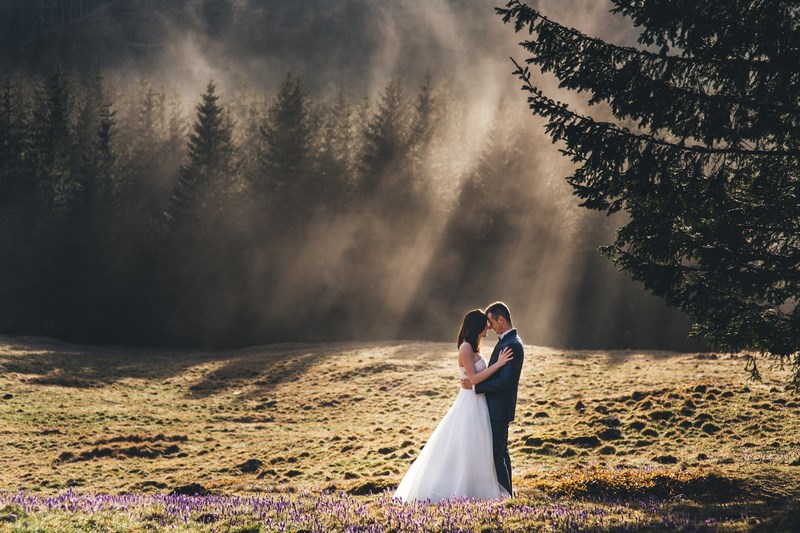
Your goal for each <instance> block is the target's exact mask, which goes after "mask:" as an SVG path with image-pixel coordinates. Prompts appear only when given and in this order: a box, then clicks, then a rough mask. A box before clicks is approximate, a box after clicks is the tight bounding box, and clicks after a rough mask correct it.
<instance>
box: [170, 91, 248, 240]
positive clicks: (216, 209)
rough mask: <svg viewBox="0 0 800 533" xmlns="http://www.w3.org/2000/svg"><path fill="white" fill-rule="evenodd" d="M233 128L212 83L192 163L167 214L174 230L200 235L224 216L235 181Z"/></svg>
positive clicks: (192, 139)
mask: <svg viewBox="0 0 800 533" xmlns="http://www.w3.org/2000/svg"><path fill="white" fill-rule="evenodd" d="M232 129H233V124H232V122H231V120H230V117H229V116H227V115H226V114H225V111H224V110H223V108H222V107H221V106H220V104H219V96H217V94H216V87H215V86H214V84H213V82H209V84H208V85H207V87H206V92H205V93H204V94H203V96H202V101H201V102H200V103H199V104H198V106H197V120H196V122H195V124H194V128H193V130H192V133H191V134H190V135H189V143H188V146H189V154H188V163H187V164H186V165H184V166H183V167H181V171H180V177H179V179H178V184H177V186H176V187H175V189H174V191H173V194H172V198H171V203H170V209H169V211H168V212H167V218H168V220H169V223H170V225H171V226H172V227H173V229H176V230H178V231H184V230H186V231H189V232H192V233H198V232H201V230H202V229H204V228H205V227H206V226H207V223H213V222H214V221H215V220H216V219H218V217H219V216H220V215H221V213H222V210H223V209H224V197H225V195H226V194H227V192H228V191H229V188H230V184H231V181H232V180H233V179H234V175H233V174H234V153H233V144H232V140H231V134H232V133H231V132H232Z"/></svg>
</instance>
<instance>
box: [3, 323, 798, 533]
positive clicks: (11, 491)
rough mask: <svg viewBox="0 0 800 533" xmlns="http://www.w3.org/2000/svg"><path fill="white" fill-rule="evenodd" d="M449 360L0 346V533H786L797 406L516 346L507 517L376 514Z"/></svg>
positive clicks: (442, 348) (759, 388)
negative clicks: (521, 362)
mask: <svg viewBox="0 0 800 533" xmlns="http://www.w3.org/2000/svg"><path fill="white" fill-rule="evenodd" d="M454 357H455V354H454V350H453V349H452V347H451V346H450V345H449V344H436V343H422V342H394V343H371V344H358V343H339V344H326V345H315V344H304V345H296V344H285V345H273V346H264V347H253V348H248V349H243V350H235V351H227V352H199V351H197V352H196V351H177V350H176V351H167V350H141V349H127V348H126V349H123V348H102V347H87V346H77V345H70V344H66V343H61V342H57V341H52V340H48V339H33V338H10V337H0V465H2V475H0V531H48V532H49V531H240V532H244V531H291V532H301V531H302V532H305V531H397V532H400V531H750V530H755V531H759V530H760V531H798V530H800V518H799V513H798V506H797V503H796V502H797V501H798V499H800V442H798V440H797V435H798V434H800V413H798V409H799V407H798V405H799V402H800V399H798V398H797V397H796V396H795V395H794V393H792V392H791V391H788V390H786V388H785V386H784V385H785V377H786V376H785V374H784V373H783V372H782V371H781V370H780V369H772V370H766V369H765V372H764V381H763V382H761V383H756V382H751V381H748V379H747V374H746V373H745V372H744V371H743V368H744V360H743V358H742V357H741V356H739V355H721V354H676V353H669V352H634V351H615V352H569V351H563V350H552V349H548V348H542V347H536V346H526V361H525V367H524V369H523V376H522V381H521V386H520V394H519V400H518V409H517V420H516V421H515V422H514V423H513V425H512V426H511V431H510V435H509V442H510V452H511V457H512V463H513V465H514V487H515V494H514V497H513V498H510V499H507V500H503V501H470V500H466V499H455V500H451V501H443V502H439V503H435V504H427V503H417V504H412V505H408V504H402V503H400V502H399V501H396V500H393V499H392V492H393V489H394V487H396V485H397V483H398V482H399V480H400V478H401V477H402V475H403V473H404V472H405V470H406V469H407V468H408V466H409V465H410V464H411V461H413V459H414V457H416V454H417V453H418V452H419V450H420V449H421V447H422V445H423V444H424V443H425V440H426V439H427V437H428V436H429V435H430V432H431V431H432V430H433V428H434V427H435V425H436V423H437V422H438V420H439V419H440V418H441V417H442V416H443V414H444V413H445V412H446V410H447V408H448V407H449V405H450V403H452V401H453V399H454V398H455V395H456V394H457V391H458V389H457V388H458V380H457V369H456V368H455V360H454Z"/></svg>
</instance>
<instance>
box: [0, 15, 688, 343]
mask: <svg viewBox="0 0 800 533" xmlns="http://www.w3.org/2000/svg"><path fill="white" fill-rule="evenodd" d="M495 5H501V4H500V3H499V2H498V3H496V4H495V3H491V2H488V3H487V2H485V1H484V0H435V1H434V0H392V1H380V2H378V1H372V0H337V1H330V0H325V1H323V0H306V1H302V2H289V1H285V0H176V1H171V2H157V1H155V0H152V1H151V0H84V1H82V2H78V1H70V0H56V1H53V2H50V3H34V2H28V1H27V0H19V1H15V0H11V1H8V2H5V3H4V4H3V6H2V7H0V35H2V37H0V46H2V56H1V57H0V60H2V64H3V67H2V88H1V89H0V114H2V117H0V136H2V138H0V148H2V152H1V153H0V165H2V166H0V222H2V230H0V255H2V257H4V258H7V259H6V260H4V261H3V262H2V265H0V332H2V333H13V334H36V335H52V336H56V337H61V338H67V339H72V340H78V341H82V342H104V343H124V344H144V345H173V346H187V347H188V346H216V347H224V346H242V345H250V344H258V343H264V342H274V341H325V340H377V339H381V340H382V339H430V340H439V341H455V335H456V333H457V329H458V326H459V325H460V321H461V318H462V317H463V315H464V313H465V312H466V311H467V310H469V309H472V308H475V307H481V308H483V307H486V306H487V305H488V304H489V303H491V302H492V301H495V300H502V301H505V302H506V303H507V304H508V305H509V307H510V308H511V311H512V318H513V321H514V325H515V326H516V327H517V328H518V329H519V331H520V335H521V336H522V338H523V339H524V340H525V342H526V343H528V344H537V345H549V346H558V347H565V348H663V349H679V350H691V349H698V348H699V347H700V344H699V343H698V342H697V341H689V340H687V339H686V337H687V334H688V332H689V327H690V324H689V322H688V320H686V319H685V318H684V317H683V316H682V315H681V314H680V313H679V312H678V311H677V310H675V309H671V308H668V307H667V306H666V305H665V304H664V303H663V302H662V301H661V300H659V299H657V298H655V297H652V296H650V295H649V294H647V293H646V292H645V291H644V289H642V287H641V286H639V285H638V284H635V283H633V282H632V281H630V280H628V279H627V278H625V277H624V276H623V275H622V274H620V273H618V272H616V270H615V268H614V266H613V264H611V262H610V261H609V260H607V259H606V258H604V257H602V256H601V255H600V254H599V253H598V251H597V248H598V247H599V246H601V245H605V244H609V243H611V241H612V239H613V232H614V229H615V228H616V227H618V226H619V225H621V224H622V223H623V219H622V218H621V216H622V215H619V216H615V217H611V218H609V217H606V216H605V215H604V214H603V213H598V212H590V211H588V210H586V209H584V208H581V207H578V205H577V204H578V200H577V198H576V197H573V196H572V194H571V189H570V187H569V185H568V184H567V183H566V182H565V181H564V178H565V177H567V176H568V175H569V174H570V173H571V166H570V163H569V162H568V161H567V160H566V159H564V158H563V157H562V156H561V155H560V154H559V152H558V147H557V146H554V145H553V144H551V142H550V140H549V138H548V137H547V136H546V135H545V133H544V130H543V122H542V121H541V120H540V119H537V118H534V117H532V116H531V115H530V113H529V112H528V110H527V106H526V102H525V93H523V92H521V91H520V90H519V81H518V80H516V79H515V78H514V77H513V76H512V74H511V73H512V71H513V70H514V67H513V64H512V63H511V60H510V59H509V57H510V56H513V57H514V58H516V59H517V60H518V61H519V60H521V59H523V58H524V57H525V54H524V50H522V49H521V48H520V47H519V46H518V45H517V42H518V41H520V40H522V39H523V38H524V34H515V33H514V31H513V27H512V26H510V25H507V26H506V25H503V23H502V21H501V19H500V17H498V16H497V15H495V14H494V9H493V7H494V6H495ZM535 5H536V6H537V7H539V8H540V9H541V10H542V11H543V12H544V13H546V14H547V15H548V16H551V17H552V18H553V19H555V20H558V21H560V22H564V23H566V24H568V25H572V26H575V27H577V28H579V29H580V30H581V31H583V32H585V33H588V34H592V35H596V36H598V37H601V38H604V39H608V40H611V41H613V42H616V43H622V44H632V43H635V41H636V31H635V29H634V28H632V27H631V26H630V24H629V23H628V22H627V21H625V20H623V19H620V18H619V17H614V16H612V15H611V14H610V13H608V9H609V4H607V3H606V2H604V1H599V0H597V1H596V0H584V1H579V0H572V1H564V0H545V1H541V2H535ZM536 80H537V82H538V83H540V84H541V86H542V87H543V88H544V89H545V91H546V92H547V93H548V94H550V95H552V96H554V97H557V98H559V99H562V100H566V101H569V102H570V104H574V105H575V107H576V108H577V109H578V110H581V111H584V112H589V113H591V114H592V115H593V116H595V117H599V118H603V117H607V116H608V115H607V111H606V110H605V109H604V107H603V106H602V105H600V106H595V107H592V108H588V107H587V106H586V105H585V101H582V100H581V99H580V96H581V95H574V94H567V93H564V92H560V91H559V90H558V88H557V86H556V84H555V83H554V82H553V80H551V79H548V78H546V77H537V78H536Z"/></svg>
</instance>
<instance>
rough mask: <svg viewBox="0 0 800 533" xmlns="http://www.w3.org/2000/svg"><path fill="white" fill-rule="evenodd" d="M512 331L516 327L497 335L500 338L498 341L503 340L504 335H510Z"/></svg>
mask: <svg viewBox="0 0 800 533" xmlns="http://www.w3.org/2000/svg"><path fill="white" fill-rule="evenodd" d="M512 331H514V328H511V329H509V330H508V331H506V332H504V333H503V334H502V335H499V336H498V337H497V340H498V341H501V340H503V337H505V336H506V335H508V334H509V333H511V332H512Z"/></svg>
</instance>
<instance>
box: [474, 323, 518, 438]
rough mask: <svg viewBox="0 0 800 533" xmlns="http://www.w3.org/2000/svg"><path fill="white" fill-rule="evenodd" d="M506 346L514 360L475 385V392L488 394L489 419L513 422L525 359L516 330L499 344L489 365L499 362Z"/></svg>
mask: <svg viewBox="0 0 800 533" xmlns="http://www.w3.org/2000/svg"><path fill="white" fill-rule="evenodd" d="M506 346H508V347H510V348H511V350H512V351H513V352H514V358H513V359H512V360H511V361H509V362H508V363H506V364H505V365H503V366H502V368H500V370H498V371H497V372H495V373H494V374H492V375H491V376H490V377H489V378H487V379H486V380H485V381H481V382H480V383H478V384H477V385H475V392H476V393H478V394H486V404H487V405H488V407H489V418H491V419H492V420H498V421H502V422H511V421H512V420H514V413H515V412H516V408H517V387H518V386H519V375H520V373H521V372H522V361H523V360H524V359H525V350H523V348H522V340H521V339H520V338H519V337H518V336H517V330H516V329H511V330H509V331H508V333H506V335H505V337H503V340H501V341H500V342H498V343H497V345H496V346H495V347H494V350H493V351H492V357H491V358H489V365H493V364H494V363H496V362H497V358H498V356H499V355H500V352H501V351H502V350H503V348H505V347H506Z"/></svg>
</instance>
